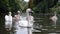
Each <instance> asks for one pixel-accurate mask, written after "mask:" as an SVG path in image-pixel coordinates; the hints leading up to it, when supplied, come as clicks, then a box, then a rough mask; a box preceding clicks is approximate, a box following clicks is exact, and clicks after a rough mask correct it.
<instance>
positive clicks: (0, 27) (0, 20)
mask: <svg viewBox="0 0 60 34" xmlns="http://www.w3.org/2000/svg"><path fill="white" fill-rule="evenodd" d="M57 24H59V23H57ZM44 28H45V29H47V30H42V31H41V32H33V34H60V26H58V27H57V28H53V27H52V26H48V27H43V28H42V29H44ZM48 32H50V33H48ZM55 32H59V33H55ZM0 34H9V32H8V31H6V30H5V28H4V14H2V15H0Z"/></svg>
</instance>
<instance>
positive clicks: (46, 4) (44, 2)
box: [32, 0, 57, 13]
mask: <svg viewBox="0 0 60 34" xmlns="http://www.w3.org/2000/svg"><path fill="white" fill-rule="evenodd" d="M56 2H57V0H34V1H33V4H34V5H33V6H32V7H33V10H34V11H36V12H37V11H39V12H40V13H48V12H50V10H49V8H52V7H53V6H54V5H56Z"/></svg>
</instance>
